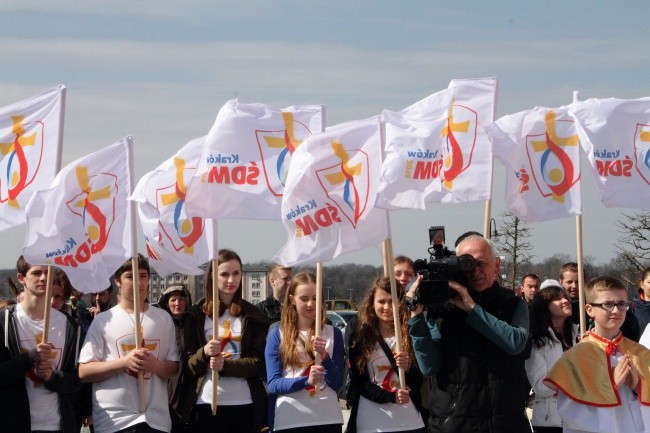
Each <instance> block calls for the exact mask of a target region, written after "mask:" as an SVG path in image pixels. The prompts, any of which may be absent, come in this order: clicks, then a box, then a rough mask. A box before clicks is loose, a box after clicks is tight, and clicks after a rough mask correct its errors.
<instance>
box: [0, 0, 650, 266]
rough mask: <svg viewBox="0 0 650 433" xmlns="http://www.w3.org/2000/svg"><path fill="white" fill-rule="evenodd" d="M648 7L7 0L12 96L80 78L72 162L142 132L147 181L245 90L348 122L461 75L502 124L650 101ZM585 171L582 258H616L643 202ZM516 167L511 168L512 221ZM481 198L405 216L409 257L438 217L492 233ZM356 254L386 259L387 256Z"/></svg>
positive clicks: (546, 235)
mask: <svg viewBox="0 0 650 433" xmlns="http://www.w3.org/2000/svg"><path fill="white" fill-rule="evenodd" d="M649 12H650V5H649V4H647V3H645V2H599V1H594V2H509V1H500V2H485V1H456V2H442V1H408V2H393V1H359V2H343V1H327V2H325V1H309V2H302V1H256V2H246V1H241V2H224V1H214V0H211V1H188V2H183V3H179V2H167V1H137V2H134V1H122V0H120V1H115V0H113V1H64V0H49V1H47V2H43V1H37V0H22V1H20V2H10V1H7V0H1V1H0V16H1V17H2V20H1V21H2V26H0V54H1V55H2V58H3V59H4V65H3V68H2V72H1V73H0V106H4V105H8V104H11V103H13V102H16V101H18V100H21V99H25V98H27V97H29V96H31V95H34V94H37V93H41V92H43V91H45V90H47V89H49V88H51V87H53V86H55V85H57V84H59V83H63V84H65V85H66V86H67V88H68V95H67V110H66V125H65V137H64V152H63V163H64V164H65V163H68V162H70V161H72V160H74V159H76V158H79V157H80V156H83V155H85V154H88V153H90V152H93V151H96V150H99V149H101V148H103V147H105V146H107V145H109V144H111V143H113V142H115V141H116V140H118V139H120V138H121V137H123V136H125V135H127V134H133V136H134V146H135V164H136V167H135V172H136V177H137V178H139V177H140V176H142V175H143V174H145V173H146V172H148V171H150V170H152V169H153V168H155V167H156V166H157V165H158V164H160V163H161V162H162V161H163V160H165V159H167V158H168V157H169V156H171V155H172V154H173V153H174V152H175V151H176V150H177V149H178V148H180V147H181V146H182V145H183V144H185V143H186V142H187V141H189V140H191V139H193V138H196V137H199V136H202V135H205V134H206V133H207V132H208V131H209V129H210V127H211V125H212V123H213V121H214V118H215V116H216V114H217V111H218V110H219V108H220V107H221V105H223V104H224V103H225V102H226V101H228V100H229V99H233V98H239V100H240V101H242V102H263V103H267V104H272V105H276V106H280V107H285V106H288V105H293V104H311V103H316V104H324V105H325V106H326V109H327V114H326V119H327V124H328V125H334V124H336V123H340V122H344V121H347V120H353V119H362V118H366V117H369V116H372V115H375V114H378V113H379V112H380V111H381V110H382V109H384V108H386V109H391V110H397V109H401V108H403V107H405V106H408V105H410V104H412V103H413V102H415V101H417V100H419V99H421V98H423V97H425V96H427V95H429V94H431V93H434V92H436V91H439V90H442V89H444V88H446V87H447V84H448V83H449V81H450V80H451V79H454V78H471V77H483V76H496V77H498V78H499V98H498V102H497V117H501V116H503V115H506V114H510V113H514V112H517V111H521V110H525V109H529V108H532V107H534V106H537V105H542V106H549V107H553V106H558V105H562V104H566V103H569V102H570V101H571V97H572V91H573V90H579V91H580V95H581V98H590V97H600V98H606V97H620V98H637V97H642V96H650V81H648V76H649V74H648V70H649V69H650V54H649V53H648V41H649V40H650V38H649V36H650V35H649V33H650V28H649V27H648V25H647V17H648V16H650V13H649ZM584 163H586V158H585V160H584ZM585 170H586V166H585V165H584V164H583V182H582V185H583V212H584V215H583V236H584V251H585V254H586V255H590V256H593V257H595V258H596V260H597V261H599V262H602V261H605V260H608V259H609V258H611V257H612V256H613V254H614V249H613V246H612V244H613V243H614V242H615V240H616V238H617V237H618V233H617V231H616V228H615V226H614V221H616V220H617V219H618V218H620V217H621V214H622V213H623V212H632V211H626V210H622V209H606V208H604V207H603V206H602V204H600V201H599V200H598V198H597V197H596V195H595V188H594V185H593V181H592V179H591V178H590V175H589V174H588V173H587V172H586V171H585ZM504 178H505V174H504V168H503V166H502V165H501V164H500V163H499V162H496V163H495V179H494V187H493V212H492V213H493V216H495V217H497V219H498V216H499V213H500V212H501V211H503V210H504V209H505V198H504V189H505V185H504ZM483 209H484V205H483V203H473V204H466V205H446V206H445V205H432V206H430V207H429V208H428V209H427V210H426V211H423V212H421V211H399V212H395V213H392V214H391V230H392V234H393V245H394V249H395V253H404V254H407V255H409V256H411V257H413V258H424V257H426V256H427V252H426V248H427V228H428V227H429V226H430V225H445V226H446V227H447V234H448V239H447V240H448V243H449V244H451V243H453V239H454V238H455V237H456V236H457V235H458V234H460V233H462V232H464V231H466V230H468V229H478V230H481V227H482V221H483ZM531 227H532V228H533V234H534V237H533V239H532V241H533V244H534V247H535V248H534V251H533V254H535V256H536V259H538V260H540V259H542V258H544V257H547V256H550V255H552V254H554V253H565V254H569V255H570V256H574V255H575V251H576V241H575V220H574V219H572V218H569V219H562V220H556V221H551V222H545V223H540V224H536V225H534V226H531ZM262 233H263V234H264V236H263V237H261V238H260V234H262ZM251 234H252V236H251ZM0 237H1V238H2V240H3V245H5V247H4V248H3V253H2V257H0V267H12V266H13V265H14V263H15V258H16V257H17V256H18V255H19V254H20V245H22V243H23V239H24V227H19V228H16V229H12V230H9V231H6V232H3V233H0ZM219 239H220V240H219V242H220V245H221V246H224V247H226V246H227V247H231V248H234V249H235V250H237V251H238V252H239V253H240V254H241V256H242V258H243V259H244V261H246V262H252V261H257V260H262V259H270V258H271V257H272V256H273V255H274V253H275V252H276V251H277V250H278V249H279V248H280V247H281V246H282V244H283V243H284V241H285V234H284V229H283V228H282V227H281V224H280V223H279V222H268V221H250V222H234V221H223V222H222V223H221V224H220V238H219ZM13 245H15V248H13V249H12V248H11V247H8V246H13ZM140 247H141V248H140V249H141V250H142V249H143V245H141V246H140ZM343 262H362V263H371V264H377V265H378V264H380V263H381V256H380V249H379V247H377V248H371V249H368V250H366V251H364V252H361V253H352V254H346V255H344V256H343V257H341V258H340V259H338V260H337V261H336V263H343Z"/></svg>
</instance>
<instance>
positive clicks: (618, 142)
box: [569, 98, 650, 210]
mask: <svg viewBox="0 0 650 433" xmlns="http://www.w3.org/2000/svg"><path fill="white" fill-rule="evenodd" d="M569 112H570V113H571V114H572V115H573V117H574V118H575V119H576V121H577V124H576V126H577V128H578V134H579V136H580V142H581V144H582V147H583V149H584V150H585V152H587V156H588V158H589V163H590V164H591V170H592V174H593V177H594V179H595V181H596V187H597V189H598V194H599V195H600V200H601V201H602V202H603V204H604V205H605V206H607V207H626V208H634V209H646V210H647V209H650V98H643V99H632V100H625V99H613V98H612V99H589V100H587V101H580V102H574V103H573V104H571V105H570V106H569Z"/></svg>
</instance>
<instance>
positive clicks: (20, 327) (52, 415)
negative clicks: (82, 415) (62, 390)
mask: <svg viewBox="0 0 650 433" xmlns="http://www.w3.org/2000/svg"><path fill="white" fill-rule="evenodd" d="M15 319H16V320H15V324H16V331H17V332H18V339H19V340H20V341H19V343H18V344H19V345H20V350H21V351H28V350H32V349H33V348H35V347H36V344H38V343H40V342H41V341H42V340H43V320H32V319H30V318H29V316H27V314H26V313H25V311H24V310H23V307H22V306H21V305H20V304H18V305H16V313H15ZM66 322H67V319H66V317H65V315H64V314H63V313H61V312H60V311H57V310H55V309H50V330H49V332H48V337H47V339H48V341H49V342H50V343H52V345H53V346H54V349H52V366H53V369H54V370H61V363H62V362H63V359H62V358H63V349H64V347H63V346H64V345H65V327H66ZM25 386H26V388H27V397H28V398H29V414H30V418H31V423H32V430H46V431H47V430H60V429H61V416H60V414H59V397H58V395H57V393H56V392H54V391H50V390H49V389H47V388H45V385H43V382H42V380H41V379H40V378H38V377H37V376H36V373H35V370H34V368H32V369H31V370H30V371H29V372H28V373H27V375H26V376H25Z"/></svg>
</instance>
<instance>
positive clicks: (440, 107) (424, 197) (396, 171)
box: [377, 89, 454, 209]
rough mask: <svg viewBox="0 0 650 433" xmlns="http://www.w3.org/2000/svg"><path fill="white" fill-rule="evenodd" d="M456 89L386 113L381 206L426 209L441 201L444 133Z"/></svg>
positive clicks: (379, 204) (379, 196)
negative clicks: (400, 109)
mask: <svg viewBox="0 0 650 433" xmlns="http://www.w3.org/2000/svg"><path fill="white" fill-rule="evenodd" d="M453 95H454V89H447V90H443V91H441V92H438V93H434V94H433V95H431V96H429V97H427V98H425V99H423V100H421V101H419V102H418V103H416V104H414V105H412V106H410V107H408V108H405V109H404V110H402V111H400V112H392V111H387V110H384V111H383V113H382V120H383V122H384V123H385V131H386V132H385V145H384V150H385V157H384V163H383V165H382V171H381V178H380V181H379V192H378V196H377V206H378V207H381V208H384V209H424V207H425V203H429V202H439V201H440V196H441V194H440V192H441V188H442V186H441V183H442V182H441V174H442V165H443V158H442V142H443V138H442V133H443V131H444V130H445V128H446V126H447V124H448V119H449V108H450V106H451V102H452V98H453Z"/></svg>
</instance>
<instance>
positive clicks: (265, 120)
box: [185, 100, 323, 220]
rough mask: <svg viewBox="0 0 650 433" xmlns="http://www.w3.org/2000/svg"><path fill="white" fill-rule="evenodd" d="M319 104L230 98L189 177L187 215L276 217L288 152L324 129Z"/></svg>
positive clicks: (278, 212)
mask: <svg viewBox="0 0 650 433" xmlns="http://www.w3.org/2000/svg"><path fill="white" fill-rule="evenodd" d="M322 111H323V107H322V106H320V105H304V106H293V107H288V108H284V109H279V108H275V107H271V106H269V105H264V104H240V103H239V102H238V101H237V100H231V101H228V102H227V103H226V104H225V105H224V106H223V107H222V108H221V110H219V114H218V115H217V119H216V120H215V122H214V125H213V126H212V129H211V130H210V133H209V134H208V137H207V139H206V143H205V146H204V148H203V153H202V154H201V157H200V159H199V163H198V166H197V168H196V171H195V173H194V175H193V177H192V181H191V182H190V185H189V188H188V191H187V198H186V202H185V205H186V207H187V213H188V215H193V216H202V217H206V218H214V219H219V218H251V219H275V220H278V219H280V205H281V203H282V194H283V192H284V187H285V182H286V177H287V172H288V169H289V163H290V161H291V157H292V154H293V153H294V152H295V150H296V149H297V148H299V146H300V145H301V143H302V142H303V141H304V140H305V139H306V138H307V137H309V136H311V135H312V134H313V133H315V132H321V130H322V122H323V116H322Z"/></svg>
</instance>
